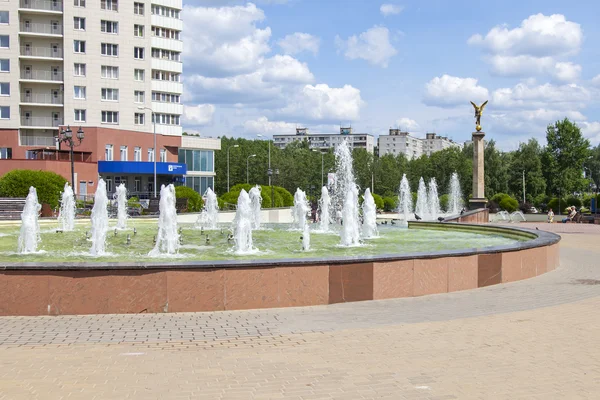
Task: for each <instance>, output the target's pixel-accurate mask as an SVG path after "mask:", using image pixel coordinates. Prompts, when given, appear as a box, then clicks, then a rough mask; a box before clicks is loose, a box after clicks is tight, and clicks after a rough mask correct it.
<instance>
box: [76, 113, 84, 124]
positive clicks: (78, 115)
mask: <svg viewBox="0 0 600 400" xmlns="http://www.w3.org/2000/svg"><path fill="white" fill-rule="evenodd" d="M75 122H85V110H75Z"/></svg>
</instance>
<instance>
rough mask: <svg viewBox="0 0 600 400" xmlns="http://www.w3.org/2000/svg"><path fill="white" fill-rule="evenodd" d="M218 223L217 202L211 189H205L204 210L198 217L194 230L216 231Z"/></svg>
mask: <svg viewBox="0 0 600 400" xmlns="http://www.w3.org/2000/svg"><path fill="white" fill-rule="evenodd" d="M218 222H219V202H218V201H217V195H216V194H215V192H213V190H212V189H211V188H208V189H206V202H205V203H204V209H203V210H202V212H201V213H200V215H199V216H198V220H197V221H196V225H195V227H196V228H201V227H205V228H206V229H217V224H218Z"/></svg>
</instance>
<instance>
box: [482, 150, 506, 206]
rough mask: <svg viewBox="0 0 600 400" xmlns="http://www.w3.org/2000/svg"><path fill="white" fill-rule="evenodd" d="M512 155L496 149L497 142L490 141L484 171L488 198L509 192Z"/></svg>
mask: <svg viewBox="0 0 600 400" xmlns="http://www.w3.org/2000/svg"><path fill="white" fill-rule="evenodd" d="M510 158H511V157H510V155H508V154H505V153H502V152H501V151H500V150H498V149H497V148H496V142H495V141H494V140H490V141H489V142H488V143H487V145H486V146H485V154H484V171H485V195H486V196H487V197H488V198H491V197H493V196H494V195H495V194H496V193H506V192H508V191H509V190H508V179H509V177H508V168H509V166H510Z"/></svg>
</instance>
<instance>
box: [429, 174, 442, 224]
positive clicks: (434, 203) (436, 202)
mask: <svg viewBox="0 0 600 400" xmlns="http://www.w3.org/2000/svg"><path fill="white" fill-rule="evenodd" d="M427 206H428V207H427V208H428V210H429V218H430V219H432V220H436V219H437V217H438V216H439V214H440V198H439V196H438V190H437V182H436V181H435V178H431V180H430V181H429V192H428V194H427Z"/></svg>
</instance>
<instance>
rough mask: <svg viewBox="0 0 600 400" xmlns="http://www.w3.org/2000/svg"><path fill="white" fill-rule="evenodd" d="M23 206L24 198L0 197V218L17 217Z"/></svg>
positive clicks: (19, 215) (19, 216)
mask: <svg viewBox="0 0 600 400" xmlns="http://www.w3.org/2000/svg"><path fill="white" fill-rule="evenodd" d="M23 208H25V198H8V197H1V198H0V219H19V218H21V213H22V212H23Z"/></svg>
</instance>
